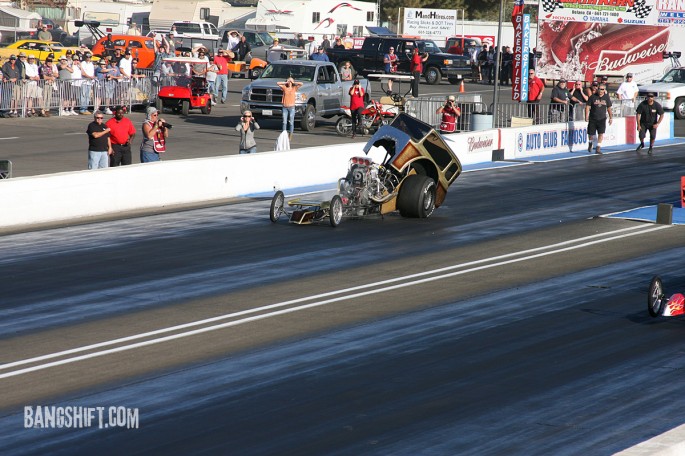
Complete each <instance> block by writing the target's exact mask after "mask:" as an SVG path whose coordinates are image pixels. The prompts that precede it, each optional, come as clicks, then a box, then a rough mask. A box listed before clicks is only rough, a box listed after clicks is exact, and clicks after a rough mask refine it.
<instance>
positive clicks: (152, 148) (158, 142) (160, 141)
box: [140, 106, 171, 163]
mask: <svg viewBox="0 0 685 456" xmlns="http://www.w3.org/2000/svg"><path fill="white" fill-rule="evenodd" d="M145 113H146V117H145V122H144V123H143V143H142V144H141V145H140V162H141V163H150V162H156V161H159V160H160V157H159V154H161V153H164V152H166V140H167V138H168V137H169V130H170V129H171V124H168V123H166V122H165V121H164V119H160V118H159V112H158V111H157V108H155V107H153V106H150V107H149V108H147V110H146V111H145Z"/></svg>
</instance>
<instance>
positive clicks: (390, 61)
mask: <svg viewBox="0 0 685 456" xmlns="http://www.w3.org/2000/svg"><path fill="white" fill-rule="evenodd" d="M383 70H384V71H385V74H393V73H395V71H397V54H395V48H394V47H392V46H391V47H389V48H388V53H387V54H385V55H384V56H383ZM391 93H392V79H388V94H391Z"/></svg>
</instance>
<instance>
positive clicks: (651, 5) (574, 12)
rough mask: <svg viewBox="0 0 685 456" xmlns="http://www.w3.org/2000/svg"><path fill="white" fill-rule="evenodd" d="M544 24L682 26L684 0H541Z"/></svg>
mask: <svg viewBox="0 0 685 456" xmlns="http://www.w3.org/2000/svg"><path fill="white" fill-rule="evenodd" d="M539 11H540V19H541V20H543V21H574V22H592V23H604V24H633V25H682V24H685V2H683V0H540V10H539Z"/></svg>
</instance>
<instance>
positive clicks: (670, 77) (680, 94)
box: [638, 67, 685, 119]
mask: <svg viewBox="0 0 685 456" xmlns="http://www.w3.org/2000/svg"><path fill="white" fill-rule="evenodd" d="M638 89H639V96H640V97H646V96H647V94H649V93H653V94H654V95H655V96H656V98H658V99H659V103H661V106H662V107H663V108H664V109H668V110H670V111H673V114H674V115H675V118H676V119H685V67H679V68H672V69H671V70H670V71H669V72H668V73H666V74H665V75H664V76H663V77H662V78H661V79H659V80H658V81H653V82H652V84H646V85H641V86H639V87H638Z"/></svg>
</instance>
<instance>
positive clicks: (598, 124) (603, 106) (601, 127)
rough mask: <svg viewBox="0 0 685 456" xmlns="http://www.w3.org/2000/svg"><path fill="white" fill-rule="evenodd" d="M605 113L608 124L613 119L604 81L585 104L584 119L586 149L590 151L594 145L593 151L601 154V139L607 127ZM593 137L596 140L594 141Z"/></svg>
mask: <svg viewBox="0 0 685 456" xmlns="http://www.w3.org/2000/svg"><path fill="white" fill-rule="evenodd" d="M607 115H608V116H609V125H611V122H612V120H613V116H612V114H611V98H610V97H609V94H607V87H606V85H605V84H604V83H601V84H600V85H599V88H598V89H597V93H595V94H592V95H591V96H590V98H589V99H588V101H587V105H586V106H585V121H586V122H587V123H588V124H587V135H588V146H587V151H588V152H592V147H593V146H594V147H595V152H597V153H598V154H600V155H601V153H602V139H604V133H605V132H606V128H607ZM595 137H596V138H597V140H596V141H595Z"/></svg>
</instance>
